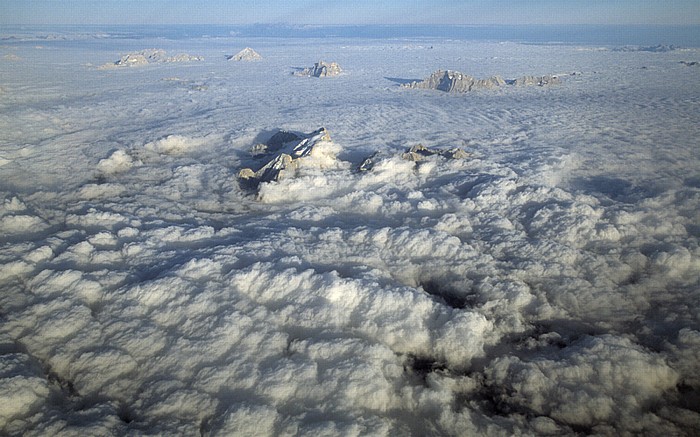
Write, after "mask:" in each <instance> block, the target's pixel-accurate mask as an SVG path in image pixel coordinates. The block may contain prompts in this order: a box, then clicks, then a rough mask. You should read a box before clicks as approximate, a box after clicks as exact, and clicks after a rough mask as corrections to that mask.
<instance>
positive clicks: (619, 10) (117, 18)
mask: <svg viewBox="0 0 700 437" xmlns="http://www.w3.org/2000/svg"><path fill="white" fill-rule="evenodd" d="M256 23H259V24H271V23H280V24H307V25H316V24H324V25H333V24H341V25H364V24H419V25H424V24H430V25H493V24H515V25H530V24H534V25H544V24H555V25H565V24H633V25H656V24H660V25H692V24H700V3H699V2H697V1H692V0H673V1H669V2H663V3H658V4H653V3H650V2H647V1H643V0H618V1H613V2H611V1H601V0H593V1H578V0H573V1H552V0H533V1H529V2H519V1H516V0H496V1H484V0H477V1H456V0H437V1H430V2H428V1H425V0H416V1H411V2H399V1H397V0H391V1H383V2H370V1H369V0H360V1H356V2H353V3H352V5H348V4H346V3H344V2H338V1H323V2H321V1H317V0H293V1H284V2H282V1H268V2H266V3H264V4H260V3H250V2H243V1H223V0H207V1H204V2H197V3H194V2H189V1H184V0H178V1H165V0H146V1H133V0H126V1H116V0H107V1H102V2H92V1H88V0H76V1H73V2H71V3H70V5H69V6H66V4H64V3H56V2H51V1H46V0H34V1H21V0H8V1H5V2H3V4H2V5H0V24H1V25H11V24H24V25H33V24H37V25H57V24H67V25H76V24H96V25H103V24H120V25H128V24H227V25H240V24H256Z"/></svg>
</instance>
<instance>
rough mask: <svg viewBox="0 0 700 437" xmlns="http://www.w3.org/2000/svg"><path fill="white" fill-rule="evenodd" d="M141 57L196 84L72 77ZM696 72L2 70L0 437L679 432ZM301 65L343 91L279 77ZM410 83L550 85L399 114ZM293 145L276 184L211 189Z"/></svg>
mask: <svg viewBox="0 0 700 437" xmlns="http://www.w3.org/2000/svg"><path fill="white" fill-rule="evenodd" d="M105 40H106V41H105ZM245 46H251V47H253V48H254V49H255V50H256V51H257V52H259V53H260V54H261V55H262V56H263V60H261V61H258V62H255V63H231V62H229V61H227V60H226V55H230V54H233V53H236V52H238V51H239V50H240V49H242V48H243V47H245ZM152 47H158V48H163V49H165V50H168V52H170V51H172V52H177V53H189V54H192V55H201V56H204V59H203V60H200V61H191V62H181V63H168V64H153V65H144V66H139V67H133V68H131V67H130V68H123V69H120V68H115V69H110V70H100V69H99V68H98V67H99V66H100V65H104V64H105V63H107V62H111V61H114V60H116V59H119V57H120V56H122V55H123V54H125V53H128V52H131V51H138V50H143V49H146V48H152ZM9 55H11V56H9ZM699 57H700V51H698V50H697V49H685V50H673V51H669V52H664V53H654V52H645V51H638V52H634V51H632V52H616V51H613V50H609V49H608V48H606V47H589V46H572V45H524V44H515V43H508V42H500V43H499V42H470V41H459V40H449V39H440V38H433V39H418V38H414V39H383V40H365V39H347V40H345V39H330V40H320V39H319V40H315V39H302V40H294V39H275V38H258V39H256V38H251V39H248V40H241V39H240V38H233V37H232V38H221V39H217V40H202V39H192V40H163V39H159V40H145V41H144V40H131V39H128V38H124V39H120V40H119V41H118V42H115V41H111V40H109V38H96V39H86V38H82V37H81V38H77V39H76V40H75V41H70V39H69V40H68V41H66V40H65V39H62V40H59V41H54V42H52V41H42V42H41V45H37V42H36V41H34V40H32V41H29V42H27V41H20V42H16V43H12V42H5V43H4V45H2V46H0V108H1V109H0V247H1V248H2V250H0V289H1V293H0V398H1V399H3V402H2V403H0V433H5V434H10V435H20V434H21V435H115V434H116V435H125V434H130V435H200V434H201V435H254V434H257V435H314V436H317V435H512V434H537V435H569V434H577V433H583V434H602V435H619V434H647V435H692V434H696V433H698V432H700V378H699V377H698V375H699V374H700V365H699V364H698V363H700V279H699V278H700V245H699V242H700V170H699V169H700V155H699V154H698V142H697V138H698V137H699V136H700V135H699V134H700V115H699V114H700V111H699V110H698V109H700V87H699V86H698V81H697V74H698V70H697V67H696V66H693V65H686V64H682V63H681V61H695V60H698V58H699ZM320 59H323V60H326V61H335V62H338V63H339V64H340V65H341V67H342V68H343V71H344V74H343V75H341V76H338V77H334V78H322V79H318V78H300V77H295V76H293V75H292V74H291V73H292V72H293V71H295V69H298V68H300V67H305V66H308V65H311V64H313V63H314V62H316V61H318V60H320ZM438 68H443V69H447V68H449V69H454V70H459V71H462V72H464V73H467V74H470V75H473V76H475V77H489V76H492V75H496V74H498V75H501V76H503V77H506V78H510V77H520V76H523V75H538V74H539V75H542V74H559V75H560V76H561V78H562V84H561V85H558V86H552V87H547V88H545V87H542V88H540V87H532V88H517V89H516V88H510V87H508V89H499V90H495V91H480V92H475V93H470V94H463V95H450V94H445V93H441V92H439V91H430V90H410V89H404V88H401V87H400V86H399V85H400V84H401V83H406V82H409V81H411V80H416V79H422V78H424V77H426V76H428V75H429V74H430V73H431V72H433V71H434V70H437V69H438ZM572 73H573V74H572ZM322 126H323V127H325V128H326V129H328V132H329V133H330V136H331V140H332V142H331V143H329V144H326V145H325V146H324V147H325V149H323V150H322V151H321V153H320V154H319V155H317V156H316V157H315V158H313V159H305V160H303V161H302V162H301V163H300V164H299V168H298V169H297V170H296V171H295V172H294V174H293V176H290V177H287V178H283V179H281V180H279V181H274V182H265V183H262V184H261V185H260V186H259V187H257V188H256V189H252V188H250V187H246V186H244V185H243V184H241V183H240V181H239V179H238V172H239V171H240V169H242V168H244V167H249V166H251V165H253V164H254V162H255V160H254V158H253V157H252V156H251V154H250V149H251V147H252V146H254V145H255V144H257V143H261V142H265V141H266V140H267V139H269V138H270V137H271V136H272V135H273V134H274V133H275V132H276V131H278V130H280V129H285V130H291V131H295V132H299V133H309V132H312V131H314V130H316V129H318V128H320V127H322ZM417 144H423V145H425V146H427V147H431V148H435V149H448V148H453V147H459V148H463V149H464V150H465V151H467V152H468V153H469V156H468V157H467V158H465V159H448V158H446V157H443V156H439V155H435V156H430V157H427V158H425V159H423V160H422V161H419V162H413V161H409V160H406V159H403V158H402V156H401V155H402V153H403V152H405V151H406V150H407V149H408V148H409V147H411V146H415V145H417ZM375 152H378V154H377V155H376V158H375V161H376V162H375V165H374V167H373V168H372V169H371V170H369V171H359V170H358V165H359V164H360V163H361V162H362V161H363V160H364V159H365V158H366V157H368V156H370V155H372V154H373V153H375Z"/></svg>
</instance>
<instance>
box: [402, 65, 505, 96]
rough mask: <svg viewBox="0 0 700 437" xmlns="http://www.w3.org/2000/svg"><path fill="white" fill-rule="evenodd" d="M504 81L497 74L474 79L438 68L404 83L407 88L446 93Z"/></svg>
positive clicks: (491, 87) (496, 85)
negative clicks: (486, 77)
mask: <svg viewBox="0 0 700 437" xmlns="http://www.w3.org/2000/svg"><path fill="white" fill-rule="evenodd" d="M504 84H505V81H504V80H503V79H502V78H500V77H499V76H493V77H490V78H488V79H476V78H474V77H472V76H469V75H467V74H463V73H460V72H459V71H452V70H447V71H443V70H438V71H436V72H435V73H433V74H431V75H430V76H429V77H428V78H426V79H425V80H422V81H414V82H411V83H409V84H406V85H404V86H405V87H407V88H415V89H430V90H439V91H445V92H448V93H466V92H469V91H473V90H477V89H493V88H497V87H499V86H501V85H504Z"/></svg>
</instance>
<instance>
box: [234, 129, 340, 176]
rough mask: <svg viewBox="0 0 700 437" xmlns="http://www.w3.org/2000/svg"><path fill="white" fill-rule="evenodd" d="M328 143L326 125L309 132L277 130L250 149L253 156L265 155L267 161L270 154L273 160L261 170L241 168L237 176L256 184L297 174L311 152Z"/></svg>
mask: <svg viewBox="0 0 700 437" xmlns="http://www.w3.org/2000/svg"><path fill="white" fill-rule="evenodd" d="M329 142H331V137H330V134H329V133H328V131H327V130H326V129H325V128H323V127H322V128H320V129H318V130H316V131H313V132H311V133H309V134H297V133H294V132H288V131H280V132H277V133H276V134H275V135H273V136H272V138H270V139H269V140H268V141H267V142H265V143H264V144H256V145H255V146H253V149H252V150H251V153H252V154H253V156H256V157H263V158H265V160H267V158H270V157H271V159H269V160H267V162H266V163H265V164H263V165H262V166H261V167H260V168H258V170H253V169H251V168H244V169H242V170H241V171H240V172H239V173H238V177H239V179H241V180H242V181H244V182H245V183H246V184H248V185H250V186H253V187H254V186H257V185H258V184H260V183H261V182H270V181H276V180H279V179H281V178H284V177H285V176H286V175H288V174H290V173H294V171H295V170H296V169H297V167H298V166H299V162H300V160H301V159H303V158H305V157H307V156H310V155H312V153H313V152H314V151H315V149H316V148H318V147H319V146H320V145H322V144H324V143H329ZM263 162H264V161H263Z"/></svg>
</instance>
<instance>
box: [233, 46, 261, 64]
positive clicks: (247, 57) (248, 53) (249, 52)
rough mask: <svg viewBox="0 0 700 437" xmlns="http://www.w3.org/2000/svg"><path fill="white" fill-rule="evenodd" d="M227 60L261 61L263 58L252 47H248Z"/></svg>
mask: <svg viewBox="0 0 700 437" xmlns="http://www.w3.org/2000/svg"><path fill="white" fill-rule="evenodd" d="M226 59H228V60H229V61H259V60H261V59H262V56H260V54H259V53H258V52H256V51H255V50H253V49H251V48H250V47H246V48H244V49H243V50H241V51H240V52H238V53H236V54H235V55H233V56H227V57H226Z"/></svg>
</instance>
